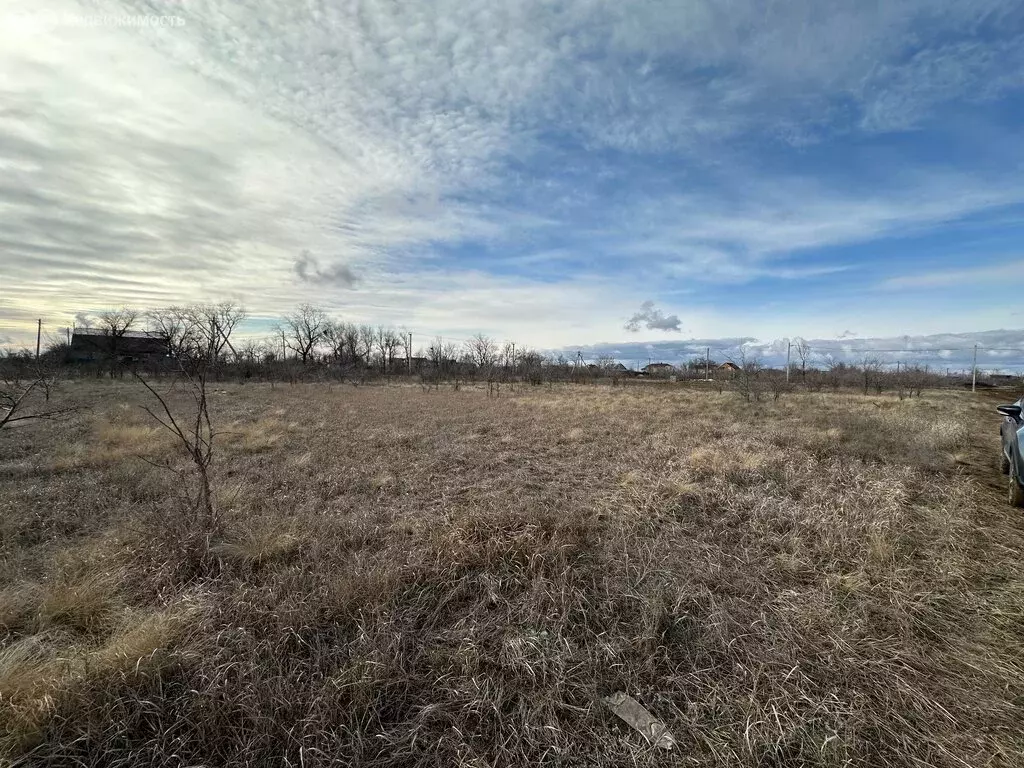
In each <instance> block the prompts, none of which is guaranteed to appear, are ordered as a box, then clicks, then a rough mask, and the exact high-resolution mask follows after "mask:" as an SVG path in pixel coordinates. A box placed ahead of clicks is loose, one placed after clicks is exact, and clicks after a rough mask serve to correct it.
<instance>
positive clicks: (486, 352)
mask: <svg viewBox="0 0 1024 768" xmlns="http://www.w3.org/2000/svg"><path fill="white" fill-rule="evenodd" d="M466 355H467V356H468V357H469V359H470V361H471V362H472V363H473V364H474V365H476V366H477V367H479V368H482V369H489V368H490V367H491V366H492V365H494V362H495V360H496V359H497V357H498V345H497V344H495V343H494V339H492V338H491V337H490V336H485V335H484V334H482V333H478V334H477V335H476V336H474V337H473V338H472V339H470V340H469V341H467V342H466Z"/></svg>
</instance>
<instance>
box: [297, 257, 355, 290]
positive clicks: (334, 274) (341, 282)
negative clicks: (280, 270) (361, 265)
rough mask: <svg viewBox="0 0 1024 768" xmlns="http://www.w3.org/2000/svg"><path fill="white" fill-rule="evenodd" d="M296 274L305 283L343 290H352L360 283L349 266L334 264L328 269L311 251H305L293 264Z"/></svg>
mask: <svg viewBox="0 0 1024 768" xmlns="http://www.w3.org/2000/svg"><path fill="white" fill-rule="evenodd" d="M293 269H294V270H295V274H296V275H298V276H299V279H300V280H302V281H303V282H307V283H309V282H315V283H327V284H329V285H335V286H340V287H342V288H352V287H354V286H355V285H356V283H358V282H359V278H358V277H357V276H356V274H355V272H353V271H352V269H351V268H350V267H349V266H348V265H347V264H340V263H339V264H332V265H330V266H328V267H326V268H323V267H321V266H320V262H319V261H318V260H317V258H316V256H314V255H313V254H312V253H310V252H309V251H303V252H302V253H301V254H299V256H298V257H297V258H296V259H295V263H294V264H293Z"/></svg>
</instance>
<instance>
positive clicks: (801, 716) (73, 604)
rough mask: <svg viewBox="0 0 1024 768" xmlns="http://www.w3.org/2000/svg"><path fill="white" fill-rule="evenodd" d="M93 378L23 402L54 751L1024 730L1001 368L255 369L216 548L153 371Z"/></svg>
mask: <svg viewBox="0 0 1024 768" xmlns="http://www.w3.org/2000/svg"><path fill="white" fill-rule="evenodd" d="M75 396H76V397H78V398H80V399H81V400H82V401H83V402H86V403H89V404H92V405H93V406H94V408H93V410H92V411H90V412H83V413H82V414H80V415H79V416H78V417H77V420H75V421H71V422H68V423H65V424H61V425H40V427H39V428H38V429H35V428H34V429H33V430H27V429H22V430H17V431H12V432H11V433H8V434H2V435H0V473H2V476H3V477H4V480H5V482H4V488H3V491H2V493H0V536H2V539H0V579H2V582H0V584H2V589H0V632H5V633H6V636H5V639H4V640H3V641H2V644H0V749H2V750H4V751H6V753H7V755H8V757H12V758H18V759H20V760H21V762H22V763H23V764H25V765H67V764H79V765H119V766H120V765H123V766H129V765H131V766H135V765H168V766H170V765H182V764H193V765H198V764H203V765H239V766H241V765H287V764H290V765H303V766H316V765H328V764H351V765H367V766H373V765H403V766H428V765H429V766H433V765H465V766H471V765H472V766H485V765H486V766H512V765H526V764H531V765H532V764H552V765H620V764H639V765H649V764H658V765H708V766H716V765H719V766H736V765H740V766H742V765H748V766H801V765H806V766H812V765H813V766H844V765H864V766H921V765H935V766H963V765H970V766H976V765H977V766H980V765H992V766H998V765H1018V764H1021V759H1020V755H1021V754H1022V753H1024V728H1022V727H1021V725H1020V722H1021V715H1022V705H1024V674H1022V673H1024V663H1022V661H1021V659H1022V658H1024V578H1022V576H1021V571H1020V562H1021V557H1022V555H1024V536H1022V531H1024V525H1022V521H1021V518H1020V516H1019V515H1018V514H1017V513H1015V512H1014V511H1012V510H1010V509H1008V508H1005V507H1004V506H1003V503H1002V493H1001V488H1002V485H1001V480H1000V478H999V477H998V475H997V474H996V470H995V469H994V466H995V465H994V464H993V463H992V461H990V456H992V455H994V454H995V448H994V445H995V438H994V423H995V420H994V419H993V418H992V417H991V415H990V404H989V403H987V402H983V401H980V400H971V399H970V398H969V396H967V395H963V394H957V393H945V394H941V395H933V396H926V397H924V398H921V399H920V400H918V399H915V400H909V401H903V402H899V401H897V400H896V399H895V398H891V399H890V398H883V397H861V396H851V395H846V394H840V395H831V394H830V395H794V396H788V397H785V398H783V399H782V400H781V401H779V402H775V403H754V404H748V403H744V402H742V401H741V400H740V399H739V398H738V397H737V396H736V395H734V394H730V393H714V392H686V391H684V390H680V389H676V388H669V387H662V388H658V389H656V390H655V389H646V388H640V387H628V388H627V387H621V388H605V387H580V388H573V389H554V390H548V389H533V390H531V389H524V390H522V391H517V392H516V393H515V394H513V395H511V396H506V395H505V393H504V392H503V396H502V398H501V399H497V400H495V399H488V398H487V397H486V395H485V393H484V392H481V391H479V390H474V389H472V388H463V389H462V390H461V391H459V392H452V391H433V392H423V391H421V390H419V389H414V388H397V387H359V388H349V387H337V386H335V387H331V388H328V387H324V386H317V385H298V386H290V387H277V388H276V389H274V390H271V389H270V388H269V387H262V386H251V385H250V386H244V387H239V386H227V387H224V388H223V389H218V392H217V394H214V395H213V396H212V402H213V418H214V422H215V425H217V426H219V427H220V428H221V429H222V430H223V434H222V436H221V439H220V441H219V443H218V446H219V449H218V453H217V457H216V459H215V467H214V482H215V498H216V500H217V503H218V506H219V508H220V510H221V512H222V514H223V516H224V518H225V531H224V533H223V534H222V535H220V536H219V538H218V539H217V540H215V541H213V542H211V544H210V555H209V557H207V558H205V559H202V560H201V561H197V563H194V564H192V565H190V566H189V567H183V565H182V563H181V562H180V559H181V558H180V552H179V551H178V550H176V549H175V542H174V540H173V536H174V535H177V533H176V531H177V530H178V529H177V528H176V527H175V526H174V525H173V524H171V522H172V521H173V520H174V518H175V515H176V507H175V505H176V504H177V503H178V501H177V497H176V496H175V495H174V494H173V493H171V491H172V490H173V484H174V482H177V481H176V480H175V479H174V478H173V476H170V475H169V473H164V472H161V470H159V469H158V468H155V467H153V466H151V465H149V464H147V463H145V462H143V461H141V460H139V459H135V458H133V457H134V456H142V457H145V458H147V459H149V460H151V461H153V460H155V459H157V458H159V459H163V460H166V459H169V460H171V461H172V462H173V461H176V459H175V458H174V450H173V445H171V444H170V443H169V442H165V440H164V438H163V437H162V436H158V435H157V434H154V433H152V432H148V431H146V430H148V429H149V427H148V425H147V424H146V423H145V422H144V420H142V419H139V418H137V415H138V414H137V411H136V410H134V405H136V404H138V403H140V402H142V395H141V393H140V392H139V391H138V390H137V389H136V388H134V387H131V386H128V385H126V384H121V383H118V382H113V383H110V382H103V383H97V384H86V385H81V386H79V388H78V389H77V390H76V392H75ZM119 403H123V404H124V405H126V406H127V407H123V406H122V405H118V404H119ZM114 435H116V436H117V437H113V436H114ZM121 438H123V440H122V439H121ZM68 457H77V458H76V459H74V460H69V458H68ZM618 690H624V691H626V692H628V693H630V694H631V695H633V696H634V697H636V698H637V699H638V700H639V701H640V702H641V703H642V704H643V705H644V706H646V707H648V708H649V709H650V710H651V711H652V712H654V713H655V714H656V715H657V716H658V717H660V718H661V719H663V720H664V721H665V722H666V723H667V725H668V727H669V729H670V730H671V731H672V732H673V734H674V735H675V737H676V740H677V741H678V747H677V748H676V749H675V750H674V751H673V752H671V753H665V752H661V751H658V752H652V751H651V749H650V747H648V746H647V745H646V743H645V742H644V741H643V739H642V738H641V737H640V736H639V735H638V734H636V733H634V732H631V731H629V730H628V729H626V728H625V727H624V726H623V725H622V724H621V723H620V722H618V721H616V720H615V718H614V717H613V716H611V715H610V713H608V712H607V711H606V710H605V709H603V707H602V706H601V705H600V697H601V696H603V695H607V694H610V693H612V692H614V691H618Z"/></svg>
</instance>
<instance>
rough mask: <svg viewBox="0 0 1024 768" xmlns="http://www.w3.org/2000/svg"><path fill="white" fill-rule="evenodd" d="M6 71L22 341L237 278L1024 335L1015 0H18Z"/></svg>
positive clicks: (850, 329)
mask: <svg viewBox="0 0 1024 768" xmlns="http://www.w3.org/2000/svg"><path fill="white" fill-rule="evenodd" d="M503 5H508V7H503ZM140 15H149V16H172V17H173V20H172V22H171V23H169V24H165V25H164V26H153V25H148V26H138V25H132V26H125V25H124V19H125V17H135V18H137V17H138V16H140ZM0 73H3V76H0V169H2V172H0V341H2V342H5V343H7V344H19V343H24V342H25V340H26V339H28V338H30V337H31V331H32V327H33V325H34V322H35V319H36V318H37V317H40V316H42V317H43V318H44V322H46V323H47V325H48V327H52V328H56V327H60V326H64V325H68V324H69V323H70V322H72V319H73V318H74V317H75V316H76V315H80V314H83V313H84V314H89V313H93V312H96V311H98V310H100V309H103V308H106V307H110V306H118V305H121V304H132V305H136V306H141V307H143V308H147V307H157V306H161V305H167V304H173V303H187V302H192V301H206V300H217V299H224V298H231V299H235V300H238V301H241V302H243V303H244V304H245V305H246V306H247V308H248V309H249V311H250V313H251V315H252V317H253V320H252V322H251V323H250V325H249V327H248V330H249V332H250V333H258V332H260V330H261V329H263V328H266V327H268V326H269V325H271V324H272V323H273V322H274V320H275V319H276V318H277V317H279V316H280V315H281V314H282V313H284V312H286V311H288V310H290V309H291V308H293V307H294V306H296V305H297V304H298V303H300V302H303V301H310V302H313V303H316V304H319V305H322V306H324V307H325V308H326V309H328V310H329V311H331V312H332V313H333V314H336V315H337V316H339V317H342V318H345V319H349V320H353V321H357V322H374V323H384V324H392V325H395V326H396V327H398V326H402V327H406V328H409V329H412V330H414V331H415V332H416V333H417V334H419V335H420V336H421V337H424V338H425V337H426V336H429V335H434V334H445V335H449V336H452V337H466V336H469V335H471V334H472V333H474V332H477V331H483V332H486V333H489V334H491V335H493V336H495V337H497V338H499V339H510V340H515V341H517V342H519V343H520V344H526V345H531V346H535V347H541V348H561V347H566V348H569V347H575V346H587V347H588V348H591V349H605V348H620V347H622V348H623V349H625V347H623V345H641V346H644V345H647V344H656V343H660V344H669V345H671V344H676V345H678V344H680V343H683V342H688V341H690V340H695V339H701V340H707V339H711V340H715V339H719V340H727V339H736V338H751V339H755V340H758V341H760V342H761V343H763V344H769V345H770V342H772V341H774V340H778V339H783V338H788V337H795V336H803V337H806V338H813V339H820V340H828V339H837V338H839V337H844V338H847V339H849V338H851V337H862V338H899V337H903V336H914V337H917V336H923V335H928V334H947V333H956V334H960V335H959V336H958V337H957V338H958V339H960V341H958V342H957V343H958V344H971V343H973V342H972V341H971V340H972V339H973V338H975V337H973V336H971V334H978V333H981V332H985V331H994V330H1002V331H1005V332H1004V333H1003V334H1002V335H1000V336H998V337H994V336H991V335H990V336H986V337H984V338H985V339H987V343H991V344H998V345H999V346H1000V347H1002V346H1022V344H1024V333H1022V334H1017V333H1016V332H1015V331H1014V329H1018V328H1021V327H1024V319H1022V317H1024V316H1022V315H1021V312H1022V311H1024V310H1022V309H1020V308H1019V301H1018V300H1017V298H1016V296H1015V292H1014V291H1013V290H1012V289H1010V288H1009V287H1008V286H1010V285H1012V284H1013V283H1014V282H1015V281H1016V280H1017V279H1018V275H1020V274H1021V273H1022V269H1021V268H1022V267H1024V249H1022V245H1021V243H1022V242H1024V241H1022V237H1021V236H1022V234H1024V174H1022V173H1021V171H1022V166H1024V142H1021V141H1020V126H1021V124H1022V123H1024V9H1022V8H1021V5H1020V3H1019V2H1016V1H1014V2H1010V1H1008V0H971V1H970V2H966V1H964V2H960V1H959V0H957V1H954V2H936V1H934V0H928V2H924V1H916V2H914V1H911V2H886V3H865V2H861V1H857V2H822V1H821V0H814V1H812V0H804V1H802V2H745V1H743V0H734V1H733V2H728V3H721V2H695V1H685V2H684V1H683V0H675V1H674V2H636V3H622V2H608V1H605V0H565V2H552V1H550V0H544V1H543V2H542V1H540V0H537V1H536V2H533V1H531V2H520V3H515V4H495V3H493V2H490V0H459V2H455V1H454V0H436V1H434V2H426V1H424V0H416V1H415V2H414V1H412V0H409V1H408V2H405V1H398V2H395V1H394V0H362V2H340V0H338V1H335V0H311V1H310V2H308V3H302V4H292V3H287V4H286V3H279V2H273V3H272V2H269V1H268V0H236V1H235V2H230V3H229V2H226V0H123V1H121V2H114V1H107V0H90V1H88V2H86V1H85V0H83V1H82V2H76V1H74V0H55V1H54V2H53V3H48V4H47V13H46V14H43V12H41V11H39V10H38V3H35V2H28V1H27V0H9V2H7V3H5V9H4V10H3V11H0ZM644 306H646V307H648V308H653V310H652V311H655V312H660V313H661V315H660V316H661V317H671V316H676V317H678V319H679V323H678V326H677V327H676V325H675V324H662V323H654V324H653V327H648V324H647V323H639V324H638V325H637V326H636V329H635V330H628V329H627V328H626V324H627V321H628V319H629V318H630V317H632V316H633V315H634V314H635V313H637V312H639V311H647V310H641V308H642V307H644ZM977 338H982V337H977ZM993 339H998V340H997V341H993ZM1018 339H1021V340H1022V341H1018ZM722 343H723V344H725V341H723V342H722ZM602 345H604V346H602ZM633 348H634V347H632V346H631V347H629V349H633ZM644 348H646V347H644ZM766 348H767V347H766ZM1020 357H1021V362H1024V352H1022V354H1021V356H1020Z"/></svg>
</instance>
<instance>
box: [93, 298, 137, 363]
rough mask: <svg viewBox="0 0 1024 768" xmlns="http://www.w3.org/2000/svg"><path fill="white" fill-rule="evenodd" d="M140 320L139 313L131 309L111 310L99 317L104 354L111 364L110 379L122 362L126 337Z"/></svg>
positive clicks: (98, 326) (97, 318)
mask: <svg viewBox="0 0 1024 768" xmlns="http://www.w3.org/2000/svg"><path fill="white" fill-rule="evenodd" d="M138 319H139V312H138V310H135V309H130V308H129V307H121V308H120V309H109V310H106V311H104V312H100V313H99V315H97V317H96V320H97V328H98V329H99V331H100V332H101V333H102V334H103V336H104V345H103V349H102V352H103V354H104V355H105V356H106V357H107V359H108V362H109V364H110V377H111V378H113V377H114V374H115V372H116V371H117V364H118V363H119V362H120V359H121V355H122V354H123V350H124V342H123V339H124V337H125V336H126V335H127V334H128V332H129V331H130V330H132V328H133V327H134V326H135V323H136V322H137V321H138Z"/></svg>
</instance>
